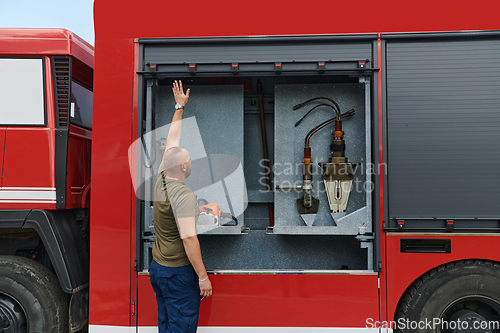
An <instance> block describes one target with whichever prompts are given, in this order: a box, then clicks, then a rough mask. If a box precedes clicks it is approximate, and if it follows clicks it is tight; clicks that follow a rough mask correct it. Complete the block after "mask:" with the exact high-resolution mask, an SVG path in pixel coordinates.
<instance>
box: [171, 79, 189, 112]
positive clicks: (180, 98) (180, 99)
mask: <svg viewBox="0 0 500 333" xmlns="http://www.w3.org/2000/svg"><path fill="white" fill-rule="evenodd" d="M189 90H190V89H188V90H187V91H186V93H185V94H184V89H183V88H182V81H181V80H179V82H177V80H175V81H174V86H173V87H172V91H173V92H174V98H175V103H179V104H180V105H182V106H184V105H186V103H187V102H188V99H189Z"/></svg>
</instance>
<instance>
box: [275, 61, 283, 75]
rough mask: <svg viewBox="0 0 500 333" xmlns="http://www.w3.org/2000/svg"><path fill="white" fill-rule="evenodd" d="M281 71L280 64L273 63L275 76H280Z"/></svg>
mask: <svg viewBox="0 0 500 333" xmlns="http://www.w3.org/2000/svg"><path fill="white" fill-rule="evenodd" d="M282 70H283V68H282V66H281V62H276V63H274V71H275V72H276V74H281V71H282Z"/></svg>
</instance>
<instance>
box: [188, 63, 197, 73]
mask: <svg viewBox="0 0 500 333" xmlns="http://www.w3.org/2000/svg"><path fill="white" fill-rule="evenodd" d="M188 72H189V73H190V74H195V73H196V64H189V67H188Z"/></svg>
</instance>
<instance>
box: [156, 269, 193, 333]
mask: <svg viewBox="0 0 500 333" xmlns="http://www.w3.org/2000/svg"><path fill="white" fill-rule="evenodd" d="M149 279H150V280H151V285H152V286H153V290H154V292H155V295H156V302H157V303H158V332H159V333H195V332H196V330H197V328H198V315H199V310H200V287H199V283H198V276H197V275H196V272H195V271H194V269H193V266H191V265H188V266H183V267H166V266H162V265H160V264H158V263H157V262H155V261H154V260H153V262H152V263H151V266H150V267H149Z"/></svg>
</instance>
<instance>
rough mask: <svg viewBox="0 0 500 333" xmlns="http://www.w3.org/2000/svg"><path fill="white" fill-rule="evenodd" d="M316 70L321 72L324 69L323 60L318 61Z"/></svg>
mask: <svg viewBox="0 0 500 333" xmlns="http://www.w3.org/2000/svg"><path fill="white" fill-rule="evenodd" d="M318 70H319V72H320V73H323V72H324V71H325V63H324V62H318Z"/></svg>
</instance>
